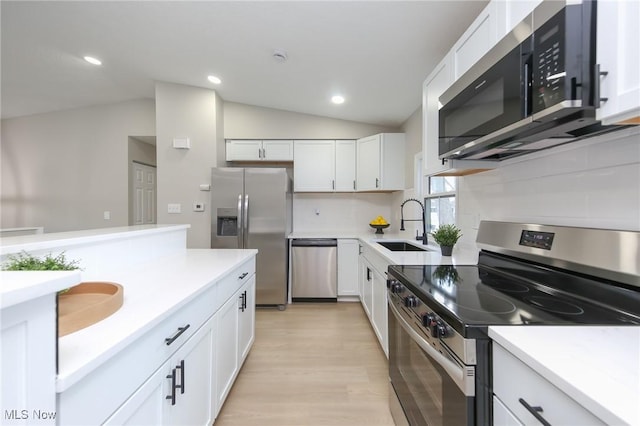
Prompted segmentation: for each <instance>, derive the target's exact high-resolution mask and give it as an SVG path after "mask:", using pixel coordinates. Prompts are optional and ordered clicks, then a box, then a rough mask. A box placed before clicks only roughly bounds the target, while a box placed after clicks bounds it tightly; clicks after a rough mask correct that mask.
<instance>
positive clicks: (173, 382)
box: [165, 368, 176, 405]
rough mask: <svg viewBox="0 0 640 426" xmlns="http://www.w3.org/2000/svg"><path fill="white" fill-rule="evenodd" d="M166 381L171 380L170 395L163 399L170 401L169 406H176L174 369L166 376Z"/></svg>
mask: <svg viewBox="0 0 640 426" xmlns="http://www.w3.org/2000/svg"><path fill="white" fill-rule="evenodd" d="M167 379H171V395H167V396H166V398H165V399H170V400H171V405H176V369H175V368H174V369H173V370H172V371H171V374H169V375H168V376H167Z"/></svg>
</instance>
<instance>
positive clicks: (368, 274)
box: [367, 268, 371, 281]
mask: <svg viewBox="0 0 640 426" xmlns="http://www.w3.org/2000/svg"><path fill="white" fill-rule="evenodd" d="M367 281H371V269H369V268H367Z"/></svg>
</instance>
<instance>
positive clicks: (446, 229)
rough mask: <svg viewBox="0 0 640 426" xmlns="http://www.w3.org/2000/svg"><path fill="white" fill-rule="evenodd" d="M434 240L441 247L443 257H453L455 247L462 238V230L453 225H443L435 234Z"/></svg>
mask: <svg viewBox="0 0 640 426" xmlns="http://www.w3.org/2000/svg"><path fill="white" fill-rule="evenodd" d="M432 235H433V239H434V240H435V242H436V243H438V245H439V246H440V250H441V251H442V255H443V256H451V251H452V250H453V246H454V245H455V244H456V242H458V239H460V237H462V231H461V230H460V228H458V227H457V226H455V225H453V224H447V225H442V226H440V227H439V228H438V229H436V230H435V231H434V232H433V234H432Z"/></svg>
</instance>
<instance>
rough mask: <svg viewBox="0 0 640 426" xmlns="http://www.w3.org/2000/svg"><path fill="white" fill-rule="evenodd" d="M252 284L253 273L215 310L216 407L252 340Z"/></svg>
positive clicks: (253, 298) (221, 402) (253, 304)
mask: <svg viewBox="0 0 640 426" xmlns="http://www.w3.org/2000/svg"><path fill="white" fill-rule="evenodd" d="M255 288H256V280H255V276H254V277H252V278H251V279H250V280H249V281H247V282H246V283H245V284H244V285H243V286H242V287H241V288H240V290H238V291H237V292H236V293H235V294H234V295H233V296H232V297H231V298H230V299H229V300H228V301H227V302H226V303H225V304H224V305H223V306H222V308H220V310H219V311H218V336H217V345H216V383H217V384H216V398H215V399H216V403H217V409H218V410H220V408H222V404H224V401H225V399H226V398H227V395H229V391H231V387H232V386H233V382H234V381H235V379H236V376H237V375H238V372H239V371H240V367H242V363H243V362H244V359H245V358H246V356H247V354H248V353H249V349H250V348H251V345H252V343H253V340H254V336H255V334H254V331H255V328H254V319H255ZM216 416H217V412H216Z"/></svg>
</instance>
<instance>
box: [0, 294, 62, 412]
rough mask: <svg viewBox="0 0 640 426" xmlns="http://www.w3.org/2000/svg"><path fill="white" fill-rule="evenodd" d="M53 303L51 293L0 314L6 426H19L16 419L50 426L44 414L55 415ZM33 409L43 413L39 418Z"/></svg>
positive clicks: (1, 404) (0, 405) (1, 406)
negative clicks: (14, 425) (35, 415)
mask: <svg viewBox="0 0 640 426" xmlns="http://www.w3.org/2000/svg"><path fill="white" fill-rule="evenodd" d="M55 303H56V302H55V294H49V295H46V296H43V297H40V298H37V299H34V300H31V301H28V302H25V303H21V304H18V305H14V306H10V307H8V308H5V309H2V311H1V313H0V325H2V331H1V332H0V342H1V343H2V344H1V345H0V362H1V364H0V368H1V370H0V371H2V393H1V394H0V415H1V416H3V417H2V418H3V419H4V420H5V421H7V422H8V423H9V424H23V421H22V420H20V419H23V420H24V424H27V423H28V424H52V422H51V420H50V418H49V417H48V414H51V415H52V416H53V415H55V412H56V393H55V386H56V383H55V380H56V364H55V359H56V355H55V348H56V329H55V324H56V312H55ZM23 410H27V411H26V412H25V411H23ZM34 410H37V411H39V412H41V413H44V415H42V416H41V417H42V418H41V419H38V418H35V417H34V416H33V415H34ZM25 416H26V418H25ZM27 419H28V420H27ZM14 420H15V423H14ZM0 423H2V422H0Z"/></svg>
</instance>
